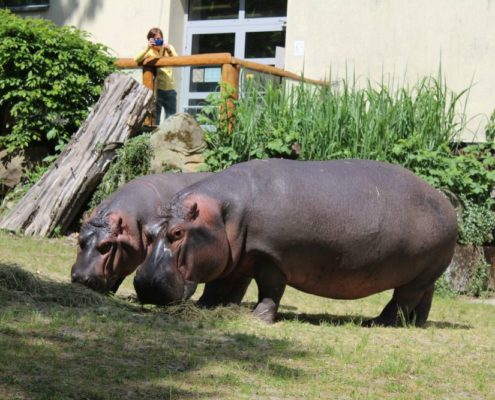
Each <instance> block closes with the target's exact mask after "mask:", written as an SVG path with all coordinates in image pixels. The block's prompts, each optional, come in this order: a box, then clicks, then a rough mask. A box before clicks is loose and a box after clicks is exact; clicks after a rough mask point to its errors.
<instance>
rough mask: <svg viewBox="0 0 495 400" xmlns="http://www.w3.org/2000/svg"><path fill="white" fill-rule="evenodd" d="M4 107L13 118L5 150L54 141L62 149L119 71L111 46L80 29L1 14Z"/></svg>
mask: <svg viewBox="0 0 495 400" xmlns="http://www.w3.org/2000/svg"><path fill="white" fill-rule="evenodd" d="M0 37H1V38H2V39H1V41H0V108H1V109H2V110H4V111H5V112H7V113H9V114H10V116H11V117H12V124H11V126H7V127H5V128H6V130H7V133H8V134H7V135H3V136H1V137H0V148H7V149H8V150H9V151H13V150H14V149H17V148H26V147H28V146H29V145H30V144H32V143H36V142H48V143H49V144H50V145H51V146H52V148H53V150H55V151H60V150H61V148H62V147H63V146H64V144H65V143H67V141H68V140H69V138H70V136H71V135H72V134H73V133H75V132H76V131H77V129H78V127H79V126H80V125H81V123H82V122H83V121H84V119H85V118H86V116H87V115H88V112H89V108H90V107H91V105H92V104H93V103H94V102H95V100H96V99H97V98H98V97H99V95H100V93H101V90H102V83H103V80H104V79H105V78H106V77H107V76H108V75H109V73H111V72H112V71H114V70H115V66H114V64H113V59H112V58H111V57H110V56H109V54H108V52H107V48H106V47H105V46H103V45H101V44H94V43H92V42H90V41H89V40H88V34H87V33H85V32H83V31H79V30H77V29H75V28H74V27H67V26H64V27H58V26H56V25H54V24H53V23H51V22H49V21H47V20H43V19H32V18H21V17H19V16H16V15H14V14H11V13H10V12H9V11H7V10H0Z"/></svg>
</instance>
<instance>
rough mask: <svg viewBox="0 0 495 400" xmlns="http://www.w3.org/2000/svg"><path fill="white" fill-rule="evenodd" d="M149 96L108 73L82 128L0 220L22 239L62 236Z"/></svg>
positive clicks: (132, 129) (138, 119) (140, 87)
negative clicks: (18, 232)
mask: <svg viewBox="0 0 495 400" xmlns="http://www.w3.org/2000/svg"><path fill="white" fill-rule="evenodd" d="M152 98H153V92H152V91H150V90H149V89H147V88H146V87H144V86H143V85H141V84H139V83H138V82H137V81H136V80H134V79H133V78H131V77H130V76H127V75H123V74H118V73H114V74H112V75H110V76H109V77H108V78H107V79H106V80H105V87H104V91H103V94H102V95H101V97H100V99H99V101H98V102H97V103H96V105H95V107H94V109H93V111H92V112H91V113H90V115H89V116H88V118H87V119H86V121H85V122H84V124H83V125H82V126H81V127H80V128H79V130H78V131H77V133H76V134H75V135H74V136H73V138H72V139H71V141H70V142H69V143H68V144H67V146H66V147H65V149H64V151H63V152H62V153H61V154H60V156H59V157H58V159H57V160H56V161H55V162H54V164H53V165H52V166H51V167H50V168H49V170H48V171H47V172H46V173H45V174H44V175H43V177H42V178H41V179H40V180H39V181H38V182H37V183H36V184H35V185H34V186H33V187H31V189H30V190H29V191H28V192H27V193H26V195H25V196H24V197H23V198H22V199H21V200H20V201H19V203H18V204H17V205H16V206H15V208H14V209H13V210H12V211H11V212H10V213H9V214H8V215H7V216H6V217H5V218H4V219H3V220H2V221H0V228H2V229H9V230H14V231H24V233H25V234H28V235H41V236H49V235H52V234H53V233H54V232H55V230H56V228H57V227H59V229H60V231H61V232H65V231H66V229H67V228H68V226H69V225H70V224H71V222H72V221H73V219H74V218H75V217H76V216H77V215H78V213H79V211H80V208H81V207H82V205H83V204H84V202H85V201H86V200H87V197H88V195H89V194H91V193H92V192H93V191H94V189H95V188H96V186H97V185H98V183H99V182H100V181H101V178H102V177H103V175H104V174H105V172H106V171H107V169H108V167H109V166H110V162H111V160H112V158H113V156H114V155H115V150H116V149H117V147H119V146H120V145H122V144H123V142H124V141H125V140H126V139H127V138H129V137H131V136H132V135H134V134H135V133H136V132H137V130H138V128H139V127H140V126H141V124H142V122H143V120H144V117H145V115H146V113H147V111H148V108H149V106H150V104H151V102H152Z"/></svg>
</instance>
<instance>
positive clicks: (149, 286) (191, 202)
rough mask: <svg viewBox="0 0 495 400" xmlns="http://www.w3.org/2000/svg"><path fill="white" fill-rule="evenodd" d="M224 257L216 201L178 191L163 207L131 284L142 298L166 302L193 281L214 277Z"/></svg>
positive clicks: (178, 297) (227, 253) (221, 269)
mask: <svg viewBox="0 0 495 400" xmlns="http://www.w3.org/2000/svg"><path fill="white" fill-rule="evenodd" d="M229 260H230V250H229V244H228V241H227V235H226V232H225V225H224V221H223V216H222V210H221V207H220V206H219V204H218V202H216V201H214V200H212V199H211V198H205V197H199V196H197V195H190V194H186V195H182V196H179V197H176V198H175V199H174V200H172V202H171V203H170V205H169V206H168V207H167V209H166V210H165V212H164V221H163V223H162V225H161V230H160V231H159V233H158V234H157V238H156V240H155V242H154V243H153V247H152V250H151V253H150V254H149V256H148V257H147V258H146V260H145V262H144V263H143V265H142V266H141V267H140V268H139V269H138V271H137V273H136V276H135V278H134V288H135V289H136V293H137V295H138V299H139V300H140V301H141V302H143V303H152V304H159V305H167V304H171V303H174V302H177V301H181V300H183V299H186V298H187V297H189V296H190V295H191V294H192V293H191V290H192V291H194V289H195V287H196V284H197V283H199V282H209V281H212V280H214V279H216V278H217V277H219V276H220V275H221V274H222V273H223V272H224V271H225V269H226V268H227V266H228V264H229Z"/></svg>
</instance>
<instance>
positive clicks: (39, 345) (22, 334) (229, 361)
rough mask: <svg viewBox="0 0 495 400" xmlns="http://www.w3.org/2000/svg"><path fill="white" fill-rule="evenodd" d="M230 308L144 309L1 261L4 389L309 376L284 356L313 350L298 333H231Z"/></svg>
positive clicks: (143, 387) (129, 387)
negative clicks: (295, 338) (299, 341)
mask: <svg viewBox="0 0 495 400" xmlns="http://www.w3.org/2000/svg"><path fill="white" fill-rule="evenodd" d="M174 310H175V311H174ZM144 311H146V312H144ZM224 311H225V310H224ZM188 312H191V313H193V314H191V315H190V314H187V313H188ZM200 312H201V313H205V314H197V313H200ZM221 312H222V310H216V311H212V312H209V311H205V310H200V311H197V308H196V307H189V308H188V307H187V306H183V310H182V311H181V310H178V309H177V308H175V309H173V308H172V309H171V310H167V309H162V308H153V309H143V308H142V307H140V306H138V305H134V304H131V303H129V302H126V301H124V300H122V299H119V298H115V297H110V296H105V295H101V294H99V293H96V292H93V291H91V290H90V289H87V288H85V287H83V286H80V285H73V284H68V283H58V282H54V281H51V280H46V279H43V278H40V277H38V276H37V275H35V274H32V273H30V272H27V271H25V270H24V269H22V267H20V266H17V265H5V264H0V382H2V384H1V385H0V398H30V399H48V398H50V399H87V398H90V399H97V400H98V399H102V400H103V399H115V398H119V399H135V398H146V399H190V398H222V397H224V396H227V397H231V395H232V392H233V391H235V390H237V389H238V387H239V385H241V384H242V382H241V381H238V380H237V379H233V378H232V375H233V372H232V371H233V370H234V371H236V373H237V372H238V371H240V374H241V376H242V372H243V371H245V373H246V374H249V375H250V376H253V374H260V376H266V375H268V376H272V377H273V378H275V379H282V380H283V379H287V380H291V381H293V380H294V379H296V380H297V379H300V380H301V382H304V381H305V380H306V379H307V377H305V373H304V371H303V370H300V369H297V368H290V367H287V365H285V360H286V359H287V358H292V359H298V358H302V357H304V356H305V353H304V352H302V351H300V350H297V349H294V346H293V345H292V343H291V342H290V341H288V340H285V339H270V338H264V337H259V336H257V335H255V334H247V333H236V332H232V329H230V328H229V330H228V332H227V333H226V330H222V324H223V323H225V322H226V321H227V320H229V319H230V318H232V316H233V315H234V314H235V309H234V310H231V311H230V313H229V312H228V311H226V314H225V315H223V316H222V315H221V314H220V313H221ZM237 315H239V314H237ZM212 317H213V318H212ZM222 318H223V319H222Z"/></svg>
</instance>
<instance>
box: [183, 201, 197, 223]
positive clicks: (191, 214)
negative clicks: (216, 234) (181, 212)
mask: <svg viewBox="0 0 495 400" xmlns="http://www.w3.org/2000/svg"><path fill="white" fill-rule="evenodd" d="M198 215H199V210H198V203H194V204H193V205H192V206H191V207H190V208H189V211H188V212H187V215H186V219H187V221H194V220H195V219H196V218H198Z"/></svg>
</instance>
